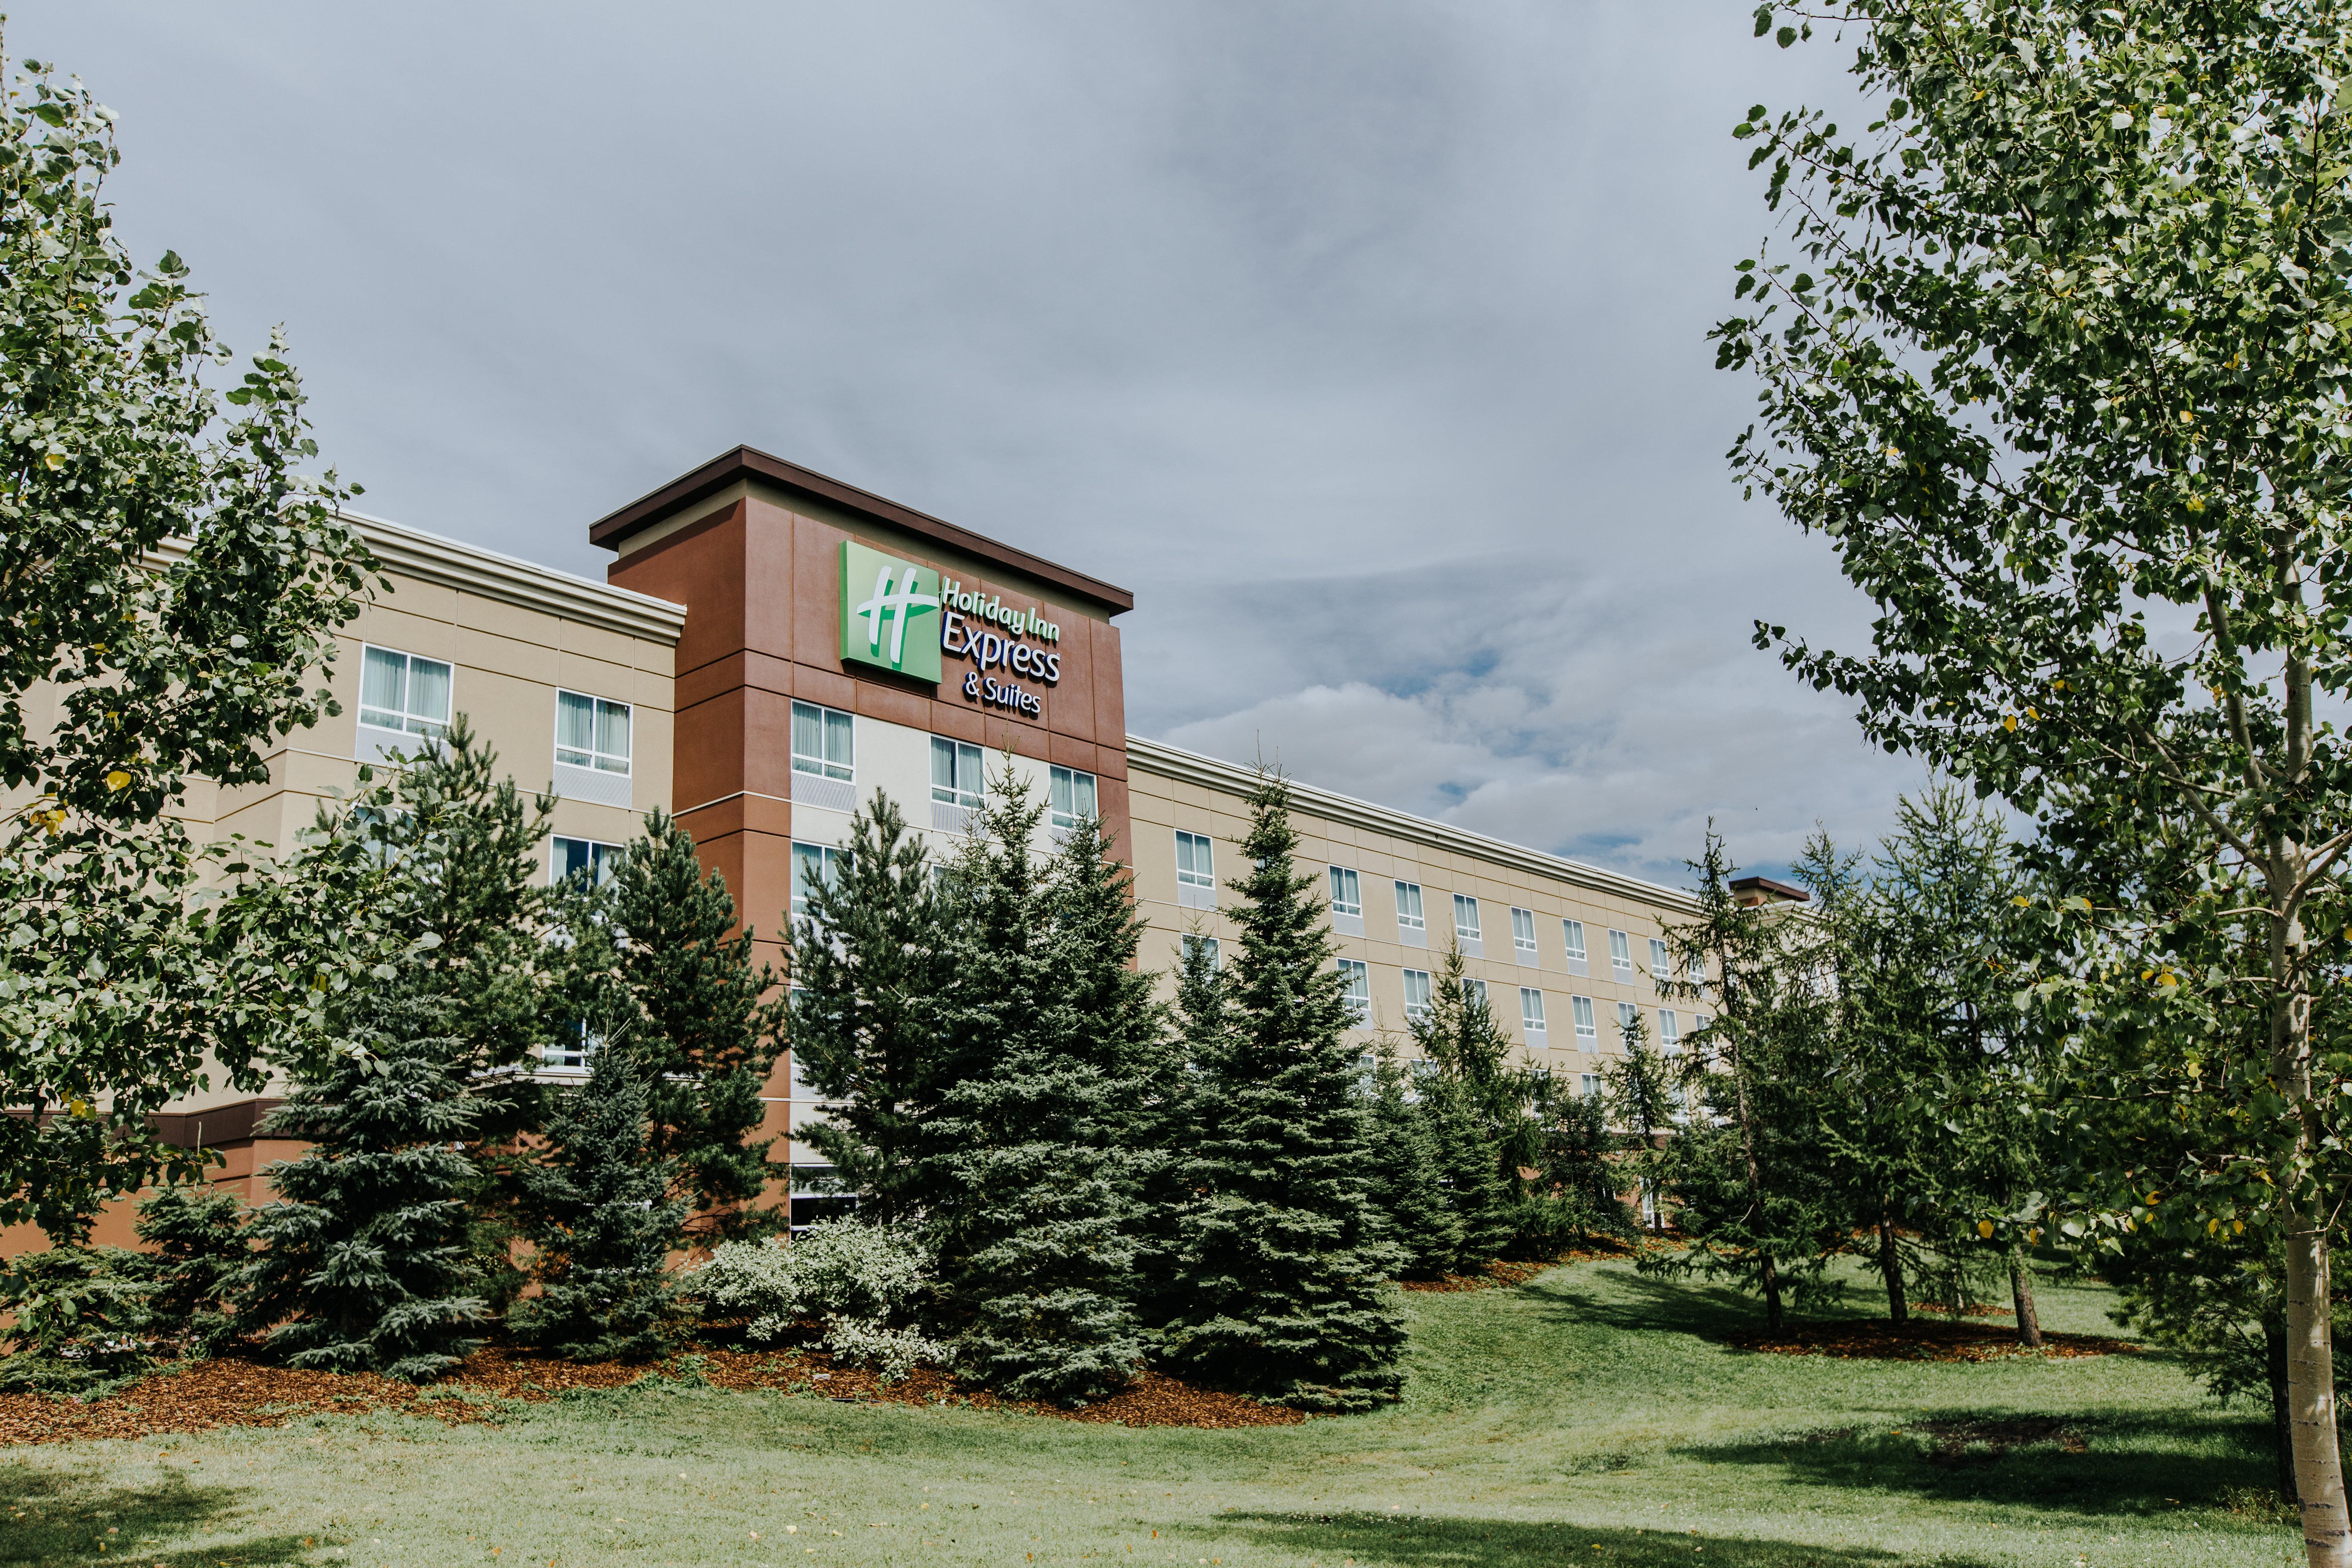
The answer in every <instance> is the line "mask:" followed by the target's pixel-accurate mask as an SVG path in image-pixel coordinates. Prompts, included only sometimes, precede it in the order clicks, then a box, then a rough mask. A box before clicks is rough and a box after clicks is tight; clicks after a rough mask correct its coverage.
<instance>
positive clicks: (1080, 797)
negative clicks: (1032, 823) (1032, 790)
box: [1045, 766, 1095, 832]
mask: <svg viewBox="0 0 2352 1568" xmlns="http://www.w3.org/2000/svg"><path fill="white" fill-rule="evenodd" d="M1045 810H1046V813H1047V815H1048V816H1049V817H1050V818H1051V819H1052V824H1053V826H1055V827H1058V828H1061V829H1063V830H1064V831H1065V832H1066V831H1068V830H1069V829H1071V828H1073V827H1076V826H1077V825H1078V824H1079V823H1080V822H1082V821H1084V820H1086V819H1087V817H1090V816H1094V815H1095V775H1094V774H1092V773H1085V772H1081V771H1080V770H1079V769H1076V768H1065V767H1059V766H1056V767H1054V768H1051V769H1048V770H1047V772H1046V775H1045Z"/></svg>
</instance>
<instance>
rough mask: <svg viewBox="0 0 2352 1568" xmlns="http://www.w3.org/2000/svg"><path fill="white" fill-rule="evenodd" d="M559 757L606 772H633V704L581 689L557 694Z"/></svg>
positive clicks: (560, 760)
mask: <svg viewBox="0 0 2352 1568" xmlns="http://www.w3.org/2000/svg"><path fill="white" fill-rule="evenodd" d="M555 760H556V761H557V762H559V763H568V764H569V765H571V766H572V767H575V768H594V769H595V770H596V771H597V772H598V773H622V774H625V773H627V772H628V771H629V705H628V704H627V703H625V702H615V701H614V700H612V699H610V698H608V697H591V696H589V695H588V694H587V693H585V692H581V691H559V692H557V693H556V694H555Z"/></svg>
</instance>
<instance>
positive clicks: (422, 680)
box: [360, 647, 449, 735]
mask: <svg viewBox="0 0 2352 1568" xmlns="http://www.w3.org/2000/svg"><path fill="white" fill-rule="evenodd" d="M360 722H361V723H362V724H364V725H366V726H368V728H370V729H372V730H397V731H400V732H401V733H403V734H406V735H438V734H439V733H441V731H443V730H445V729H446V728H447V727H448V724H449V667H448V666H447V665H446V664H443V663H442V662H441V661H440V660H439V659H436V658H417V657H416V656H415V654H412V653H397V652H394V650H393V649H391V648H388V647H371V648H368V649H366V650H365V652H364V654H363V655H362V658H361V663H360Z"/></svg>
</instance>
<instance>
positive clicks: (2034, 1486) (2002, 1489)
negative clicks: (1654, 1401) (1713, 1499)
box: [1674, 1409, 2277, 1518]
mask: <svg viewBox="0 0 2352 1568" xmlns="http://www.w3.org/2000/svg"><path fill="white" fill-rule="evenodd" d="M2021 1423H2023V1424H2025V1425H2029V1426H2049V1427H2051V1428H2053V1430H2051V1431H2050V1432H2049V1433H2047V1434H2046V1435H2042V1436H2036V1437H2035V1438H2034V1439H2032V1440H2029V1441H2021V1442H2005V1441H2001V1440H1999V1439H1996V1440H1994V1441H1992V1442H1983V1441H1969V1436H1970V1434H1971V1432H1972V1430H1975V1429H1990V1430H1994V1431H1999V1430H2000V1429H2002V1428H2014V1427H2016V1426H2019V1425H2020V1424H2021ZM2217 1436H2220V1437H2222V1438H2224V1439H2226V1440H2227V1442H2228V1448H2227V1449H2221V1445H2217V1444H2216V1443H2215V1441H2214V1439H2215V1438H2216V1437H2217ZM2268 1438H2269V1433H2268V1430H2267V1428H2265V1427H2263V1426H2259V1425H2257V1424H2254V1423H2251V1422H2244V1421H2235V1420H2229V1419H2224V1418H2221V1417H2218V1416H2216V1415H2190V1414H2186V1413H2184V1414H2182V1415H2146V1416H2108V1415H2092V1414H2088V1413H2081V1414H2074V1415H2066V1416H2063V1417H2058V1418H2051V1417H2033V1416H2028V1417H2019V1416H2018V1415H2016V1414H2015V1413H2014V1412H2012V1411H1984V1412H1978V1413H1963V1412H1959V1411H1954V1410H1949V1409H1939V1410H1937V1412H1935V1414H1934V1415H1932V1416H1922V1417H1921V1418H1920V1419H1919V1420H1918V1421H1917V1422H1916V1423H1914V1424H1912V1425H1910V1426H1905V1427H1902V1428H1899V1429H1896V1430H1894V1431H1885V1430H1881V1431H1858V1430H1857V1431H1831V1432H1816V1433H1802V1434H1793V1435H1790V1436H1779V1437H1769V1438H1761V1439H1757V1440H1753V1441H1749V1442H1744V1443H1727V1444H1722V1445H1717V1446H1708V1447H1683V1448H1677V1449H1675V1450H1674V1452H1675V1454H1676V1456H1677V1457H1678V1458H1688V1459H1696V1460H1698V1461H1699V1462H1701V1463H1704V1464H1709V1465H1749V1466H1755V1467H1759V1468H1769V1469H1774V1470H1777V1471H1779V1473H1780V1479H1784V1480H1786V1481H1788V1482H1791V1483H1793V1484H1796V1485H1799V1486H1815V1487H1829V1488H1836V1489H1844V1490H1864V1489H1866V1490H1874V1491H1885V1492H1903V1493H1907V1494H1909V1495H1911V1496H1914V1497H1919V1498H1926V1499H1930V1500H1935V1501H1938V1502H1965V1501H1969V1500H1977V1499H1982V1500H1988V1501H1997V1502H2000V1503H2002V1504H2004V1505H2021V1506H2025V1507H2032V1508H2040V1509H2046V1510H2067V1511H2070V1512H2073V1513H2076V1514H2081V1515H2085V1516H2092V1517H2100V1518H2113V1517H2114V1516H2116V1515H2119V1514H2133V1515H2141V1514H2144V1515H2155V1514H2163V1513H2169V1512H2171V1511H2173V1510H2175V1509H2177V1508H2179V1507H2180V1506H2182V1505H2184V1504H2186V1505H2191V1506H2211V1505H2216V1504H2218V1503H2219V1502H2220V1500H2221V1498H2222V1496H2223V1494H2224V1493H2225V1492H2228V1491H2231V1490H2232V1489H2248V1488H2251V1489H2262V1488H2263V1487H2264V1486H2266V1485H2269V1484H2272V1482H2273V1480H2274V1479H2275V1477H2276V1475H2277V1468H2276V1466H2275V1465H2274V1463H2273V1460H2272V1458H2271V1457H2270V1452H2269V1448H2268V1447H2267V1443H2268ZM2217 1449H2220V1450H2221V1451H2217ZM2230 1450H2234V1451H2230Z"/></svg>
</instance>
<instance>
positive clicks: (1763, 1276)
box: [1757, 1252, 1788, 1334]
mask: <svg viewBox="0 0 2352 1568" xmlns="http://www.w3.org/2000/svg"><path fill="white" fill-rule="evenodd" d="M1757 1280H1758V1282H1759V1284H1761V1285H1762V1286H1763V1287H1764V1326H1765V1328H1766V1329H1768V1330H1769V1331H1771V1332H1773V1333H1776V1334H1777V1333H1779V1332H1780V1331H1781V1330H1782V1329H1784V1328H1786V1327H1787V1326H1788V1320H1787V1319H1786V1318H1785V1317H1784V1316H1783V1315H1782V1313H1781V1310H1780V1269H1779V1268H1776V1267H1775V1266H1774V1265H1773V1262H1772V1255H1771V1254H1770V1253H1769V1252H1768V1253H1766V1254H1764V1266H1763V1268H1760V1269H1759V1270H1758V1271H1757Z"/></svg>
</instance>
